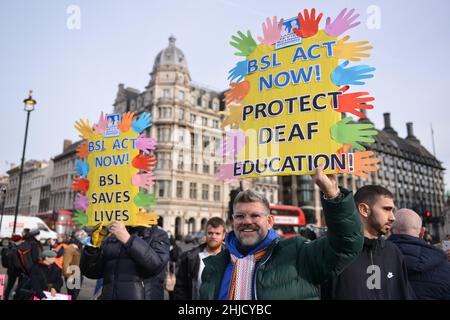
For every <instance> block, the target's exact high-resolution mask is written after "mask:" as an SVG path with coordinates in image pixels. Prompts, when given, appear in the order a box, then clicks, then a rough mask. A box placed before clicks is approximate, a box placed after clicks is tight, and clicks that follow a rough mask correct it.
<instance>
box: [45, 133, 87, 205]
mask: <svg viewBox="0 0 450 320" xmlns="http://www.w3.org/2000/svg"><path fill="white" fill-rule="evenodd" d="M80 143H81V140H80V141H77V142H75V143H72V141H70V140H64V145H63V152H62V153H60V154H58V155H57V156H55V157H54V158H53V159H52V161H53V174H52V176H51V187H50V205H49V209H50V210H53V211H56V212H57V211H59V210H73V208H74V205H73V202H74V199H75V194H76V192H75V191H73V190H72V179H73V178H74V177H75V160H76V159H77V155H76V148H77V147H78V145H79V144H80Z"/></svg>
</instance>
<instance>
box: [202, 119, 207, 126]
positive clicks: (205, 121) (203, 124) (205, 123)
mask: <svg viewBox="0 0 450 320" xmlns="http://www.w3.org/2000/svg"><path fill="white" fill-rule="evenodd" d="M202 126H204V127H207V126H208V118H206V117H202Z"/></svg>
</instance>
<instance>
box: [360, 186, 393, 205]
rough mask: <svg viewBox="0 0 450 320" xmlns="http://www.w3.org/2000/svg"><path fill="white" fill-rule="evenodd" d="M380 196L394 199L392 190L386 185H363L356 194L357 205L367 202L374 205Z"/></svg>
mask: <svg viewBox="0 0 450 320" xmlns="http://www.w3.org/2000/svg"><path fill="white" fill-rule="evenodd" d="M379 197H386V198H390V199H394V196H393V195H392V192H390V191H389V190H388V189H386V188H385V187H382V186H378V185H368V186H364V187H361V188H359V189H358V191H356V193H355V195H354V199H355V203H356V206H359V205H360V204H361V203H366V204H367V205H369V206H372V205H373V204H374V203H375V202H376V201H377V200H378V199H379Z"/></svg>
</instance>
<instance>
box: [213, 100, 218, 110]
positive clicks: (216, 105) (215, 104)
mask: <svg viewBox="0 0 450 320" xmlns="http://www.w3.org/2000/svg"><path fill="white" fill-rule="evenodd" d="M213 109H214V110H219V103H218V102H217V101H214V102H213Z"/></svg>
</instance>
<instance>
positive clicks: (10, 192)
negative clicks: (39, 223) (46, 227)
mask: <svg viewBox="0 0 450 320" xmlns="http://www.w3.org/2000/svg"><path fill="white" fill-rule="evenodd" d="M51 168H52V166H51V164H50V163H49V162H48V161H37V160H29V161H26V162H25V163H24V167H23V175H22V187H21V191H20V200H19V211H18V213H19V215H35V214H36V213H38V212H39V203H40V200H41V188H42V187H43V184H44V183H45V177H46V176H48V175H49V174H50V172H51ZM7 174H8V175H9V184H8V189H7V192H6V202H5V214H14V213H15V207H16V201H17V192H18V185H19V174H20V166H16V167H13V168H11V169H10V170H8V171H7Z"/></svg>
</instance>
